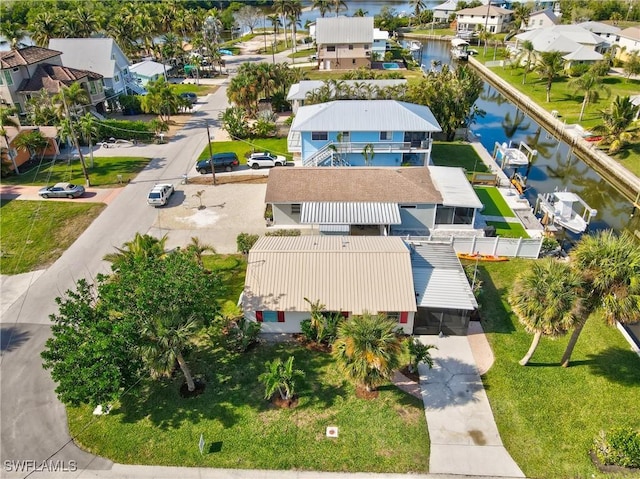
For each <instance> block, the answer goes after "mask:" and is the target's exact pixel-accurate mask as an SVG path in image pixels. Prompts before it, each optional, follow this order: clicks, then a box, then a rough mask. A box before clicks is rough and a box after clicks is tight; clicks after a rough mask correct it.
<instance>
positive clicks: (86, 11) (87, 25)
mask: <svg viewBox="0 0 640 479" xmlns="http://www.w3.org/2000/svg"><path fill="white" fill-rule="evenodd" d="M89 5H91V3H83V4H81V5H80V6H78V8H77V9H76V10H75V11H74V12H73V13H72V16H73V17H74V19H75V20H76V22H77V24H78V25H79V27H80V28H79V29H78V31H77V34H78V37H79V38H89V37H90V36H91V35H92V34H93V33H95V32H97V31H98V30H99V28H100V18H99V16H98V15H97V14H96V12H95V11H94V9H93V8H90V7H88V6H89Z"/></svg>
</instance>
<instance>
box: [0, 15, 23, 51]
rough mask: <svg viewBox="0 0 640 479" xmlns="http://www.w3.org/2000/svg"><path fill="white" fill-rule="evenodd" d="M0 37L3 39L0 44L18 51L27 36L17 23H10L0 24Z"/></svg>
mask: <svg viewBox="0 0 640 479" xmlns="http://www.w3.org/2000/svg"><path fill="white" fill-rule="evenodd" d="M0 35H2V36H3V37H4V38H5V40H3V41H2V42H1V44H9V47H10V48H11V49H18V48H22V47H24V46H25V45H24V39H25V38H26V36H27V32H26V31H25V30H24V29H23V28H22V26H21V25H19V24H18V23H12V22H10V21H4V22H2V23H0Z"/></svg>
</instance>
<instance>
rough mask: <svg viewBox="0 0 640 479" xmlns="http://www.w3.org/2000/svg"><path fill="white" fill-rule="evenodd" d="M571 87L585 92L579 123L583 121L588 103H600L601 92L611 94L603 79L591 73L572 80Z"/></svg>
mask: <svg viewBox="0 0 640 479" xmlns="http://www.w3.org/2000/svg"><path fill="white" fill-rule="evenodd" d="M569 86H571V87H572V88H574V89H575V90H576V91H583V92H584V99H583V101H582V107H581V108H580V116H579V117H578V121H582V117H583V116H584V111H585V109H586V107H587V103H589V102H590V101H598V100H599V99H600V93H599V91H604V92H605V93H606V94H607V96H609V95H610V94H611V90H610V89H609V87H607V86H606V85H605V84H603V83H602V77H600V76H597V75H595V74H594V73H592V72H589V71H588V72H587V73H585V74H584V75H582V76H580V77H577V78H573V79H572V80H570V81H569Z"/></svg>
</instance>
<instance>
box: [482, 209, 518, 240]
mask: <svg viewBox="0 0 640 479" xmlns="http://www.w3.org/2000/svg"><path fill="white" fill-rule="evenodd" d="M483 214H484V211H483ZM487 225H489V226H495V227H496V235H497V236H502V237H503V238H528V237H529V235H528V234H527V232H526V231H525V229H524V226H522V225H521V224H520V223H507V222H504V221H487Z"/></svg>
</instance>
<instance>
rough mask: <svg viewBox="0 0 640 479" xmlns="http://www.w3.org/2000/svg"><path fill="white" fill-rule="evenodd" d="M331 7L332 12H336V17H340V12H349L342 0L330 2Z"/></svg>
mask: <svg viewBox="0 0 640 479" xmlns="http://www.w3.org/2000/svg"><path fill="white" fill-rule="evenodd" d="M331 6H332V9H333V11H334V12H336V17H337V16H338V15H340V12H342V11H345V12H346V11H347V10H349V7H348V6H347V4H346V2H345V1H344V0H331Z"/></svg>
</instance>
